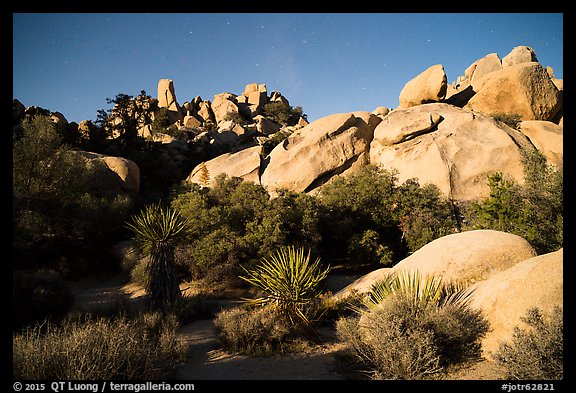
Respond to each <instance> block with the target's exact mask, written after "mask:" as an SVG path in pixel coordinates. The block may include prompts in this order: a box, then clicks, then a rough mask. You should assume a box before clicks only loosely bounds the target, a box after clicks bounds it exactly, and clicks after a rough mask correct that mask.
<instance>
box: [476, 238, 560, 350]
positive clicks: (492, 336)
mask: <svg viewBox="0 0 576 393" xmlns="http://www.w3.org/2000/svg"><path fill="white" fill-rule="evenodd" d="M563 256H564V252H563V249H560V250H558V251H555V252H552V253H548V254H544V255H540V256H537V257H533V258H528V259H526V260H524V261H521V262H519V263H517V264H515V265H513V266H512V267H510V268H509V269H506V270H504V271H501V272H499V273H496V274H494V275H492V276H491V277H489V278H488V279H486V280H484V281H480V282H478V283H476V284H475V285H473V286H472V289H473V291H474V292H473V297H472V301H471V306H472V307H473V308H475V309H479V310H481V311H482V312H483V314H484V315H485V317H486V318H487V319H488V322H489V323H490V327H491V331H490V332H489V333H488V334H487V335H486V337H485V338H484V339H483V341H482V348H483V351H484V354H485V355H489V354H490V353H493V352H494V351H496V350H497V349H498V347H499V346H500V344H501V343H502V342H509V341H510V340H511V339H512V336H513V332H514V327H516V326H518V327H520V328H522V329H524V328H526V325H524V324H523V322H522V320H521V318H522V317H524V316H525V315H526V312H527V311H528V309H530V308H533V307H538V308H539V309H540V310H541V311H542V312H543V313H550V312H551V311H552V310H553V308H554V307H555V306H562V305H563V288H564V285H563Z"/></svg>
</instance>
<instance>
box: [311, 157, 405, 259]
mask: <svg viewBox="0 0 576 393" xmlns="http://www.w3.org/2000/svg"><path fill="white" fill-rule="evenodd" d="M395 183H396V177H395V175H394V174H393V173H391V172H388V171H386V170H383V169H381V168H379V167H377V166H374V165H369V166H366V167H363V168H362V169H360V170H359V171H358V172H357V173H356V174H354V175H352V176H349V177H346V178H342V177H340V178H336V179H334V180H333V181H332V182H331V183H328V184H326V185H324V186H323V187H322V190H321V193H320V196H319V198H320V202H321V204H322V207H323V215H322V219H321V223H320V228H321V234H322V241H321V243H320V252H321V254H322V255H323V256H324V257H325V258H329V259H330V260H332V261H338V262H346V263H347V264H348V265H352V266H354V265H362V264H378V263H379V262H380V257H379V256H378V255H371V254H370V253H366V252H365V253H363V255H362V254H361V255H356V254H354V253H353V252H355V251H356V250H358V249H363V248H365V247H363V245H362V244H358V242H360V241H362V236H361V235H360V236H358V235H357V234H361V233H363V232H366V231H368V230H370V231H373V232H375V233H377V234H378V241H377V242H376V244H374V243H375V242H374V240H376V239H374V238H373V239H372V240H373V241H372V244H371V245H370V247H372V248H374V247H378V246H384V247H387V248H388V249H389V250H390V252H391V253H392V255H393V256H394V260H395V261H396V260H397V258H398V255H397V254H399V253H400V248H399V243H400V237H401V233H400V231H399V229H398V227H397V226H396V225H395V222H394V217H393V215H392V206H393V202H394V200H393V195H394V188H395ZM354 243H356V244H354ZM366 256H373V257H374V259H372V260H366V259H364V258H365V257H366Z"/></svg>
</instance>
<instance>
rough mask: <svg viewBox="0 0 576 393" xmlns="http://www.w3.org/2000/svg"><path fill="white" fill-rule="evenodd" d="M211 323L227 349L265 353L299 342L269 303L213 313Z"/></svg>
mask: <svg viewBox="0 0 576 393" xmlns="http://www.w3.org/2000/svg"><path fill="white" fill-rule="evenodd" d="M214 327H215V329H216V333H217V335H218V339H219V341H220V343H221V345H222V346H223V347H224V348H225V349H226V350H228V351H231V352H236V353H240V354H243V355H249V356H266V355H270V354H273V353H277V352H285V351H290V348H292V347H293V346H294V343H296V342H299V340H298V339H297V337H296V336H295V334H294V329H293V328H292V327H291V326H290V324H289V323H288V321H286V319H285V318H283V317H282V316H280V315H279V313H278V312H277V311H276V310H274V309H273V308H272V307H257V308H252V307H243V306H241V307H234V308H231V309H227V310H223V311H221V312H219V313H218V314H217V315H216V318H215V319H214Z"/></svg>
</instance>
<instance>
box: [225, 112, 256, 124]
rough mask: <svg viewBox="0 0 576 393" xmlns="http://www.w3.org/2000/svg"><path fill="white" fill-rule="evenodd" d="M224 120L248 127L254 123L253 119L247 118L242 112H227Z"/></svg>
mask: <svg viewBox="0 0 576 393" xmlns="http://www.w3.org/2000/svg"><path fill="white" fill-rule="evenodd" d="M224 120H225V121H226V120H232V121H233V122H234V123H236V124H239V125H241V126H246V125H248V124H250V123H252V119H250V118H247V117H246V116H244V115H243V114H242V113H240V112H234V111H230V112H227V113H226V115H225V116H224Z"/></svg>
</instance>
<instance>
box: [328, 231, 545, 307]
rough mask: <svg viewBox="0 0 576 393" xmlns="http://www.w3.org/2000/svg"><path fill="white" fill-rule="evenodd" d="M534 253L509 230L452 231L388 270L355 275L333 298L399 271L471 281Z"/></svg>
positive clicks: (487, 275)
mask: <svg viewBox="0 0 576 393" xmlns="http://www.w3.org/2000/svg"><path fill="white" fill-rule="evenodd" d="M534 256H536V252H535V251H534V248H533V247H532V246H531V245H530V243H528V241H526V240H525V239H523V238H521V237H520V236H517V235H513V234H511V233H507V232H500V231H494V230H485V229H482V230H474V231H466V232H460V233H454V234H451V235H447V236H443V237H441V238H438V239H436V240H434V241H432V242H430V243H428V244H426V245H425V246H424V247H422V248H420V249H419V250H417V251H415V252H414V253H413V254H412V255H410V256H409V257H407V258H405V259H403V260H402V261H400V262H398V263H397V264H396V265H395V266H394V267H393V268H391V269H387V268H383V269H379V270H376V271H374V272H372V273H369V274H368V275H366V276H363V277H361V278H359V279H358V280H356V281H355V282H353V283H352V284H350V285H349V286H347V287H346V288H344V289H343V290H342V291H341V292H339V293H337V294H336V295H335V297H336V298H337V299H339V298H343V297H345V296H347V295H348V294H350V293H352V291H356V292H358V293H365V292H368V291H369V290H370V286H371V285H372V284H374V283H375V282H377V281H380V280H382V279H383V278H384V277H386V275H388V274H391V273H395V272H400V271H409V272H413V271H418V272H419V273H420V274H422V275H432V276H438V277H441V278H442V279H443V280H448V281H458V282H464V283H467V284H472V283H475V282H478V281H482V280H486V279H487V278H489V277H492V276H493V275H494V274H497V273H499V272H502V271H504V270H506V269H508V268H510V267H512V266H514V265H515V264H516V263H518V262H520V261H523V260H526V259H529V258H532V257H534Z"/></svg>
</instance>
